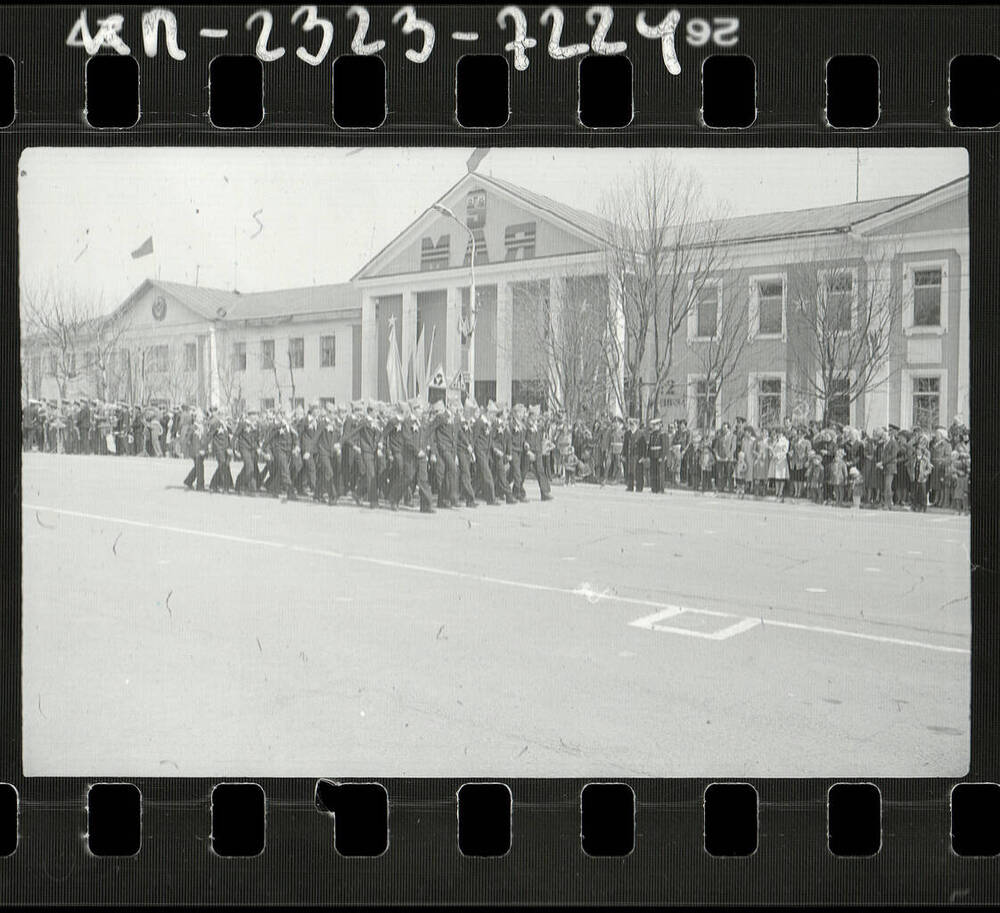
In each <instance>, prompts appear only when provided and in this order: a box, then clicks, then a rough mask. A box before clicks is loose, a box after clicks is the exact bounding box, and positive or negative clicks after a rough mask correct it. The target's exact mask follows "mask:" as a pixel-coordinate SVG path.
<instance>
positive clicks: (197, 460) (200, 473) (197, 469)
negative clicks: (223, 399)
mask: <svg viewBox="0 0 1000 913" xmlns="http://www.w3.org/2000/svg"><path fill="white" fill-rule="evenodd" d="M191 434H192V439H191V455H192V459H193V460H194V465H193V466H192V467H191V471H190V472H189V473H188V474H187V478H186V479H185V480H184V486H185V487H186V488H188V489H190V488H192V487H194V488H195V489H197V490H198V491H204V490H205V452H206V450H207V449H208V433H207V431H206V429H205V421H204V417H203V416H202V413H201V409H196V410H195V413H194V419H193V421H192V423H191Z"/></svg>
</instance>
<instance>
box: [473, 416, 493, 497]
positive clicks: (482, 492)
mask: <svg viewBox="0 0 1000 913" xmlns="http://www.w3.org/2000/svg"><path fill="white" fill-rule="evenodd" d="M491 437H492V428H491V425H490V419H489V416H488V415H487V413H486V412H485V411H481V412H480V414H479V417H478V418H477V419H476V421H475V424H474V425H473V426H472V448H473V452H474V453H475V457H476V469H477V473H476V476H477V481H478V487H479V497H480V498H482V499H483V500H484V501H485V502H486V503H487V504H494V503H496V494H495V492H494V489H493V472H492V470H491V468H490V467H491V466H492V463H493V445H492V442H491Z"/></svg>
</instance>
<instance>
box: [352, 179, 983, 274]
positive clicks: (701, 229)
mask: <svg viewBox="0 0 1000 913" xmlns="http://www.w3.org/2000/svg"><path fill="white" fill-rule="evenodd" d="M968 180H969V179H968V176H967V175H966V176H964V177H960V178H956V179H954V180H952V181H948V182H947V183H945V184H941V185H940V186H938V187H934V188H932V189H931V190H928V191H924V192H923V193H914V194H904V195H898V196H891V197H882V198H880V199H875V200H860V201H857V202H848V203H838V204H835V205H832V206H816V207H811V208H809V209H791V210H783V211H781V212H767V213H756V214H752V215H745V216H735V217H733V218H729V219H723V220H721V221H720V222H718V223H715V224H713V223H708V222H706V223H702V224H701V225H694V226H689V228H688V235H689V237H690V238H691V239H692V243H694V244H697V243H698V241H697V239H698V237H699V235H702V234H707V233H708V231H709V229H710V228H715V229H717V230H718V233H719V234H718V237H719V239H720V240H721V241H723V242H725V243H729V244H741V243H752V242H758V241H771V240H779V239H782V238H793V237H797V236H800V235H820V234H832V233H835V232H848V231H851V230H852V229H853V228H855V227H856V226H860V225H862V224H863V223H868V222H871V221H872V220H875V219H879V220H880V221H884V220H885V219H889V220H891V219H892V218H894V215H893V214H894V213H895V212H896V211H897V210H901V211H902V210H904V208H906V207H910V205H911V204H915V205H918V204H919V203H920V202H921V201H923V200H925V198H929V197H933V196H936V195H937V196H940V195H941V194H942V193H948V192H950V191H955V190H959V191H960V190H961V188H962V185H964V186H965V187H966V189H967V185H968ZM472 182H475V183H478V184H482V185H485V186H491V187H493V188H495V189H498V190H500V191H501V192H502V193H504V194H506V195H507V196H509V197H511V198H512V199H513V200H515V201H516V202H519V203H521V204H522V205H523V206H525V207H527V208H529V209H531V210H532V211H534V212H536V213H538V214H539V215H540V216H543V217H548V218H552V219H554V220H556V221H557V222H559V223H562V225H563V226H565V227H567V228H569V229H570V230H571V231H574V232H575V233H576V234H577V235H579V236H581V237H583V238H584V239H586V240H587V241H589V242H590V243H595V242H596V243H599V244H600V243H604V242H605V241H606V240H607V238H609V237H610V236H611V234H612V231H611V225H610V223H609V222H608V221H607V220H606V219H604V218H602V217H601V216H598V215H596V214H594V213H592V212H587V211H586V210H583V209H578V208H577V207H575V206H569V205H567V204H566V203H562V202H560V201H558V200H554V199H552V198H551V197H548V196H546V195H545V194H542V193H538V192H537V191H534V190H530V189H529V188H527V187H522V186H520V185H518V184H513V183H511V182H510V181H507V180H503V179H502V178H496V177H492V176H490V175H485V174H479V173H477V172H469V173H468V174H466V175H464V176H463V177H462V178H461V179H460V180H458V181H457V182H456V183H455V184H453V185H452V186H451V187H450V188H448V190H447V191H446V192H445V193H444V194H442V195H441V196H440V197H439V198H438V199H437V200H435V203H440V202H441V201H442V200H444V199H446V198H447V197H449V196H451V195H452V194H454V193H455V192H456V191H457V190H458V189H459V188H460V187H461V185H462V184H463V183H472ZM433 209H434V204H431V206H428V207H427V209H426V210H424V212H423V213H421V214H420V215H419V216H418V217H417V218H416V219H414V220H413V221H412V222H411V223H410V224H409V225H407V226H406V228H404V229H403V230H402V231H401V232H399V234H397V235H396V236H395V237H394V238H393V239H392V240H391V241H390V242H389V243H388V244H387V245H386V246H385V247H383V248H382V250H380V251H379V252H378V253H377V254H375V256H374V257H372V258H371V259H370V260H369V261H368V262H367V263H366V264H365V265H364V266H363V267H362V268H361V269H359V270H358V271H357V272H356V273H355V274H354V275H353V276H352V277H351V281H352V282H353V281H354V280H356V279H358V278H361V277H363V276H364V274H365V273H367V272H369V271H370V270H372V269H373V268H374V267H375V266H376V264H377V263H378V262H379V261H381V260H383V259H385V258H386V257H387V255H388V254H389V252H390V251H391V250H392V249H393V248H395V247H396V246H397V245H398V243H399V241H400V240H401V239H403V238H404V237H405V236H406V235H408V234H409V233H410V232H411V231H412V230H413V229H414V228H415V227H416V226H418V225H419V224H420V222H422V221H423V220H424V219H425V218H426V217H427V215H428V214H429V213H431V212H432V211H433ZM902 215H903V212H900V216H902ZM866 227H867V226H866Z"/></svg>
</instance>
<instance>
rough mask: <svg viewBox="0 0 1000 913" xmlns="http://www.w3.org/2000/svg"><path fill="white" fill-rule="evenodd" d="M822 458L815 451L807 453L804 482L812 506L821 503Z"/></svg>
mask: <svg viewBox="0 0 1000 913" xmlns="http://www.w3.org/2000/svg"><path fill="white" fill-rule="evenodd" d="M823 474H824V472H823V458H822V457H821V456H820V455H819V454H818V453H816V452H815V451H812V450H811V451H809V469H808V470H807V478H806V481H807V483H808V485H809V496H810V497H811V498H812V499H813V503H814V504H822V503H823V484H824V482H825V479H824V478H823Z"/></svg>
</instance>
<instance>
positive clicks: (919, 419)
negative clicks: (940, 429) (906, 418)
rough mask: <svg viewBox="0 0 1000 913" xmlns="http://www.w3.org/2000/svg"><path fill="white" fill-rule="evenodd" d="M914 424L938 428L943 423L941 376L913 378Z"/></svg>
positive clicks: (926, 427)
mask: <svg viewBox="0 0 1000 913" xmlns="http://www.w3.org/2000/svg"><path fill="white" fill-rule="evenodd" d="M913 424H914V425H919V426H920V427H921V428H924V429H925V430H926V429H930V428H936V427H937V426H938V425H940V424H941V378H940V377H937V376H930V377H919V376H918V377H914V378H913Z"/></svg>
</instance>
